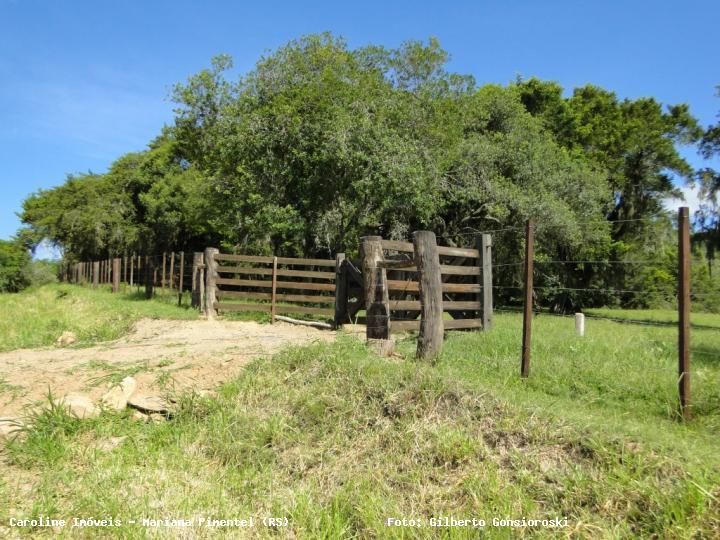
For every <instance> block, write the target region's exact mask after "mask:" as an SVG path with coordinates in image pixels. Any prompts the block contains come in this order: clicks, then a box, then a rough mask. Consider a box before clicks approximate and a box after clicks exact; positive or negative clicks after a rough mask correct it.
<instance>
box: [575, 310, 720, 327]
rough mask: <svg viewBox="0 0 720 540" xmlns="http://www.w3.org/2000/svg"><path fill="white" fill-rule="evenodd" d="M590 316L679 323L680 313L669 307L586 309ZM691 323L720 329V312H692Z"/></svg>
mask: <svg viewBox="0 0 720 540" xmlns="http://www.w3.org/2000/svg"><path fill="white" fill-rule="evenodd" d="M585 313H586V314H587V315H588V316H595V317H607V318H610V319H623V320H633V321H645V322H653V323H668V324H672V323H677V321H678V313H677V311H676V310H669V309H612V308H591V309H586V310H585ZM690 323H691V324H692V325H693V326H708V327H712V328H717V329H719V330H720V314H717V313H691V315H690Z"/></svg>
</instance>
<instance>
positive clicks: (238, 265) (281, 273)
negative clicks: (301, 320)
mask: <svg viewBox="0 0 720 540" xmlns="http://www.w3.org/2000/svg"><path fill="white" fill-rule="evenodd" d="M209 263H210V264H214V265H215V266H214V267H215V271H216V272H217V274H218V276H219V277H217V278H216V279H215V287H216V297H217V299H216V302H215V304H214V306H213V307H214V308H215V309H217V310H218V311H220V312H230V311H260V312H268V313H270V314H271V318H272V319H273V320H274V318H275V315H276V314H281V313H301V314H305V315H316V316H320V317H321V318H324V319H334V316H335V301H336V298H335V297H336V261H335V260H334V259H299V258H292V257H263V256H254V255H230V254H225V253H215V254H214V256H213V261H209Z"/></svg>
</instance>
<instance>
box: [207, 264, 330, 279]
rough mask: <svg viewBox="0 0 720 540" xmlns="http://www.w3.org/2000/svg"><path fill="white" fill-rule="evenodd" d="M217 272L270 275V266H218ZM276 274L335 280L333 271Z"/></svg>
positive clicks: (283, 271)
mask: <svg viewBox="0 0 720 540" xmlns="http://www.w3.org/2000/svg"><path fill="white" fill-rule="evenodd" d="M217 271H218V272H220V273H221V274H247V275H254V276H272V273H273V270H272V268H251V267H249V266H218V269H217ZM276 275H278V276H287V277H306V278H315V279H330V280H335V272H316V271H309V270H308V271H305V270H283V269H280V270H278V271H277V272H276Z"/></svg>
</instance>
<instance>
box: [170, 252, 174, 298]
mask: <svg viewBox="0 0 720 540" xmlns="http://www.w3.org/2000/svg"><path fill="white" fill-rule="evenodd" d="M168 281H169V283H170V290H171V291H172V290H173V282H174V281H175V252H174V251H171V252H170V279H169V280H168Z"/></svg>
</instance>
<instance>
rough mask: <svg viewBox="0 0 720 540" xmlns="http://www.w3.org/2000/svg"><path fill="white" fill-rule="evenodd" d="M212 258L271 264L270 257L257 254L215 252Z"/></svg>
mask: <svg viewBox="0 0 720 540" xmlns="http://www.w3.org/2000/svg"><path fill="white" fill-rule="evenodd" d="M214 259H215V260H216V261H237V262H254V263H265V264H272V262H273V258H272V257H260V256H257V255H231V254H229V253H217V254H215V257H214Z"/></svg>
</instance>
